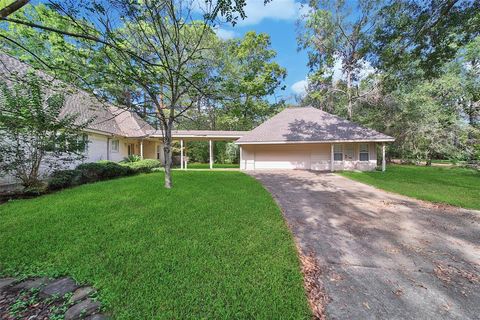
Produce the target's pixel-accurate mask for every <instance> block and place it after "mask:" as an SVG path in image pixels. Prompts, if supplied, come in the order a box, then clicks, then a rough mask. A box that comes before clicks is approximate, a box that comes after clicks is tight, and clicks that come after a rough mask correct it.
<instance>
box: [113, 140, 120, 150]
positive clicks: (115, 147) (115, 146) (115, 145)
mask: <svg viewBox="0 0 480 320" xmlns="http://www.w3.org/2000/svg"><path fill="white" fill-rule="evenodd" d="M119 146H120V143H119V141H118V140H112V152H118V149H119Z"/></svg>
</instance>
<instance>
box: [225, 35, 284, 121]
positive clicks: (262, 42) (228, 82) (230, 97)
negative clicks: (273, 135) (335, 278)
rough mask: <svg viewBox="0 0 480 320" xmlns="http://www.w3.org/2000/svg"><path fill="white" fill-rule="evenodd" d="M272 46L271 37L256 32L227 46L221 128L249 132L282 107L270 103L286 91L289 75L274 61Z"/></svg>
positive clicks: (274, 53) (279, 104)
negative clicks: (278, 93) (273, 97)
mask: <svg viewBox="0 0 480 320" xmlns="http://www.w3.org/2000/svg"><path fill="white" fill-rule="evenodd" d="M270 46H271V42H270V36H269V35H267V34H265V33H260V34H257V33H255V32H253V31H250V32H247V33H246V34H245V36H244V37H243V38H241V39H234V40H230V41H228V42H227V43H226V44H225V47H226V48H225V50H224V55H223V61H222V62H223V65H222V66H221V68H220V70H219V75H220V77H221V82H220V86H221V90H222V91H221V94H222V96H223V97H224V99H223V101H222V102H223V103H224V106H225V107H224V108H223V109H222V111H223V112H220V115H219V117H218V118H219V122H220V123H221V125H222V127H227V128H229V129H237V130H250V129H252V128H253V127H255V126H256V125H258V124H259V123H261V122H263V121H264V120H265V119H267V118H268V117H270V116H271V115H272V113H275V112H277V111H278V108H279V107H281V105H282V104H283V101H280V102H278V103H273V104H272V103H270V102H269V101H268V100H267V97H268V96H272V95H274V94H275V92H276V91H277V90H278V89H281V90H283V89H284V88H285V87H284V85H282V82H283V81H284V79H285V77H286V75H287V72H286V70H285V68H283V67H281V66H280V65H279V64H278V63H277V62H275V61H273V59H274V58H275V56H276V55H277V53H276V52H275V51H274V50H272V49H271V48H270ZM232 125H234V126H235V128H232Z"/></svg>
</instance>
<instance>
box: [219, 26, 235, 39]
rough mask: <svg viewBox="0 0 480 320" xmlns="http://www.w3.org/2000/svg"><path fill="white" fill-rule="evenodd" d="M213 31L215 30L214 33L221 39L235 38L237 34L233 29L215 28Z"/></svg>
mask: <svg viewBox="0 0 480 320" xmlns="http://www.w3.org/2000/svg"><path fill="white" fill-rule="evenodd" d="M214 31H215V33H216V34H217V36H218V37H219V38H220V39H223V40H228V39H233V38H235V37H236V36H237V34H236V33H235V31H233V30H227V29H222V28H216V29H215V30H214Z"/></svg>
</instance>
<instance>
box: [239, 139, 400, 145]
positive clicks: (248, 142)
mask: <svg viewBox="0 0 480 320" xmlns="http://www.w3.org/2000/svg"><path fill="white" fill-rule="evenodd" d="M394 141H395V139H394V138H385V139H355V140H318V141H235V144H238V145H242V144H308V143H354V142H359V143H362V142H394Z"/></svg>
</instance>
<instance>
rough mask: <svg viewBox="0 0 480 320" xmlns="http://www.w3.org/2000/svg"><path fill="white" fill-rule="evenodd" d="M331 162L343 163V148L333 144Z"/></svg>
mask: <svg viewBox="0 0 480 320" xmlns="http://www.w3.org/2000/svg"><path fill="white" fill-rule="evenodd" d="M333 160H335V161H343V147H342V145H341V144H335V145H334V146H333Z"/></svg>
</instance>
